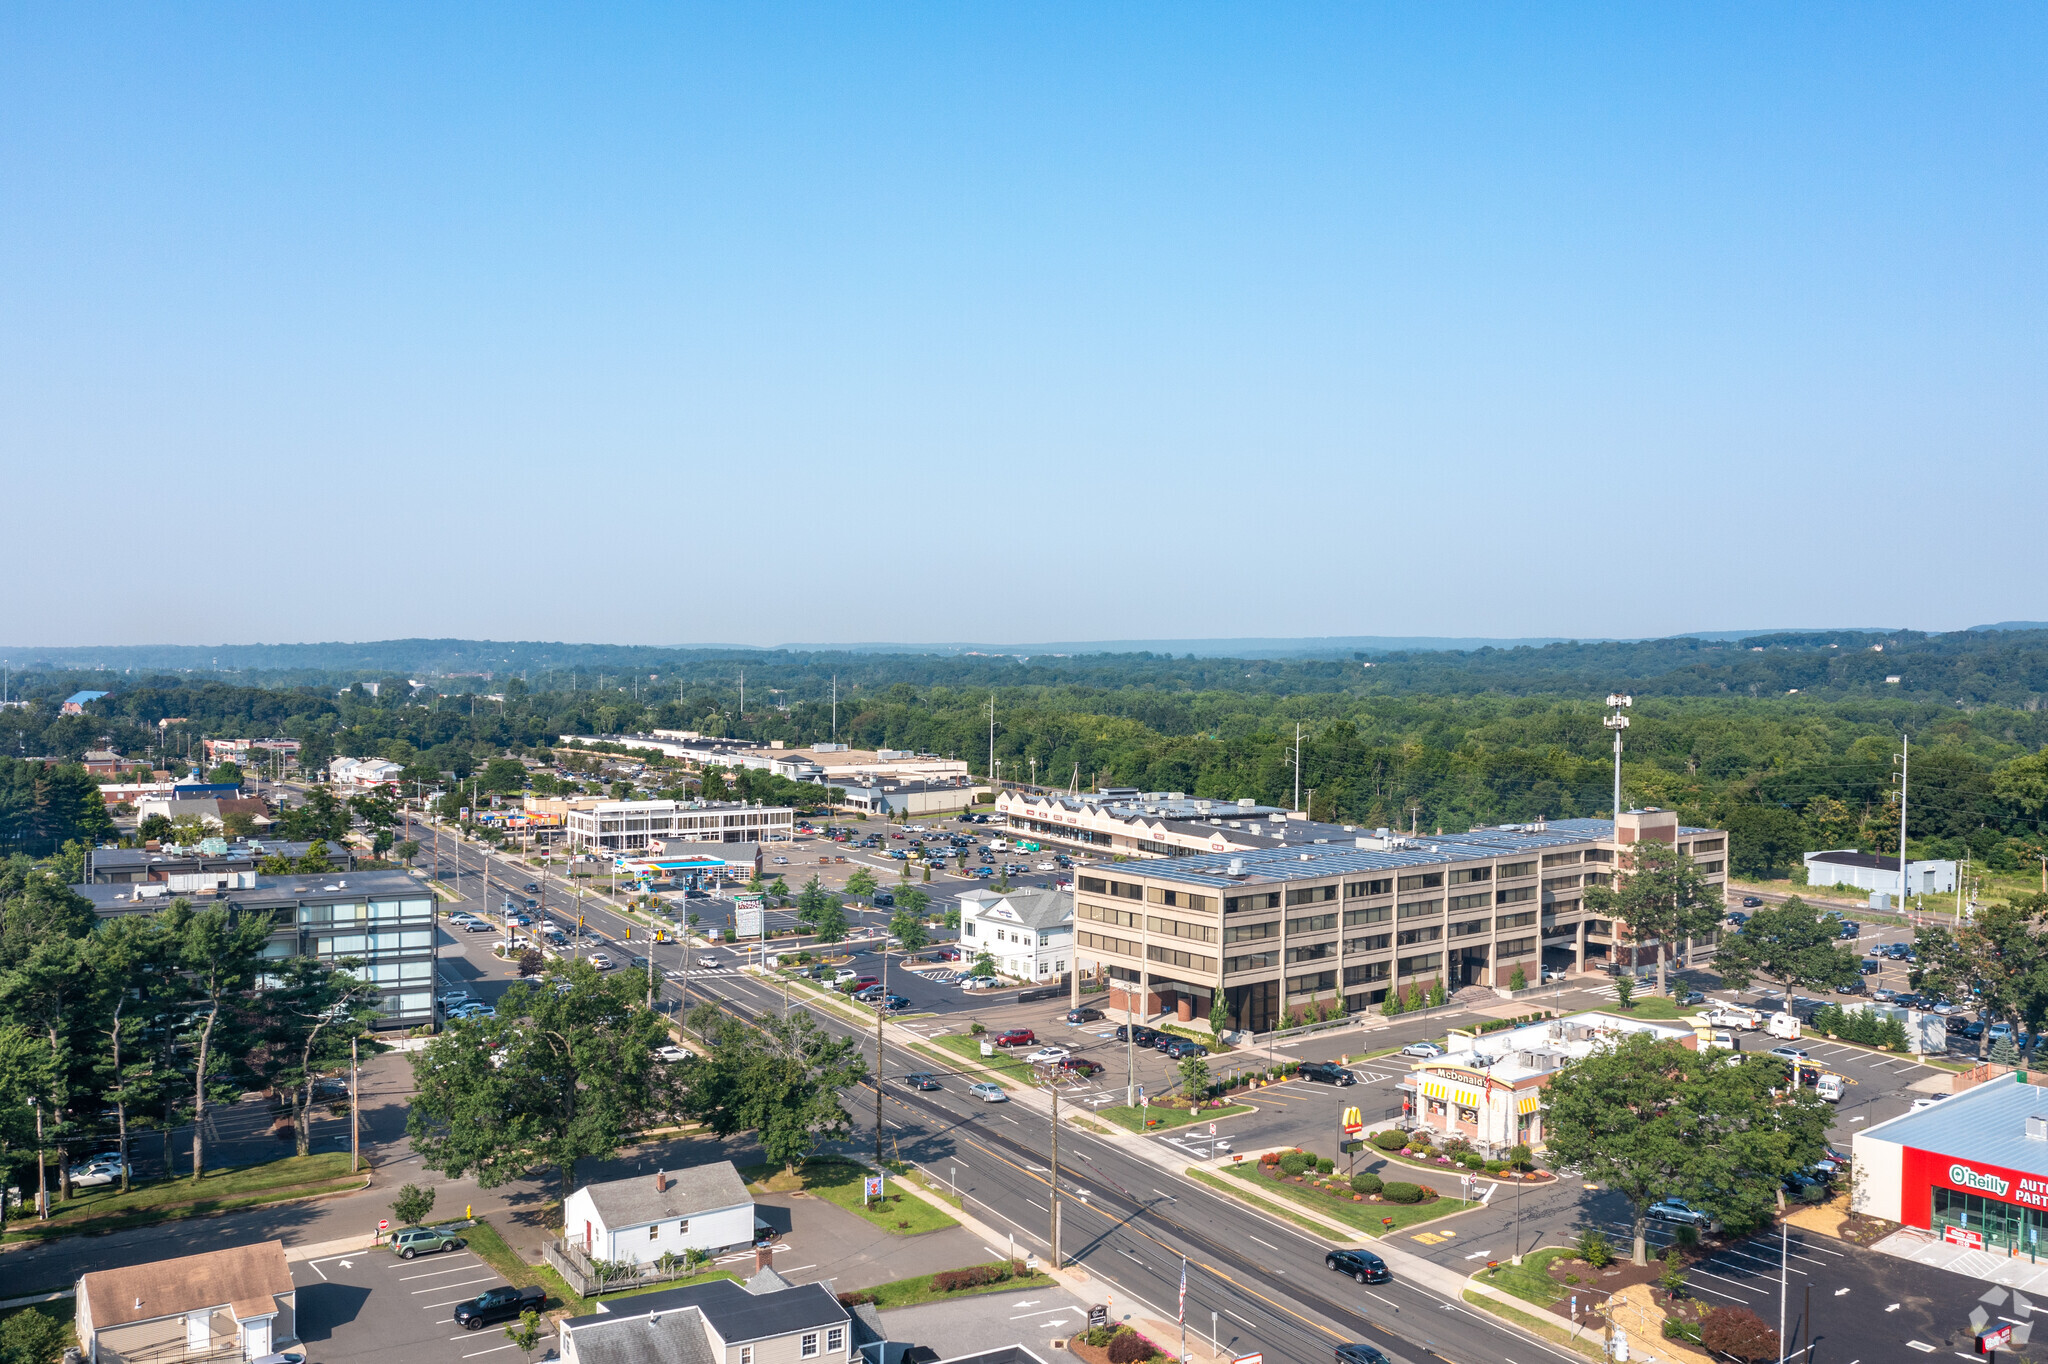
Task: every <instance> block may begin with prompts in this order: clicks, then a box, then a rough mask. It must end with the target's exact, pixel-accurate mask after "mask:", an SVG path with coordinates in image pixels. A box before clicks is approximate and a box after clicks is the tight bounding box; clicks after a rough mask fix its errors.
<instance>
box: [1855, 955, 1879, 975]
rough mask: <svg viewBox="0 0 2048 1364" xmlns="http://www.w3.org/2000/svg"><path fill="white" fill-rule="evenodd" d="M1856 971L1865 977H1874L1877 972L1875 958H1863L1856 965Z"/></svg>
mask: <svg viewBox="0 0 2048 1364" xmlns="http://www.w3.org/2000/svg"><path fill="white" fill-rule="evenodd" d="M1856 969H1857V970H1859V971H1861V972H1862V973H1863V974H1864V975H1866V976H1874V975H1876V974H1877V970H1878V966H1877V961H1876V959H1875V958H1871V957H1865V958H1864V959H1863V960H1862V961H1860V962H1857V963H1856Z"/></svg>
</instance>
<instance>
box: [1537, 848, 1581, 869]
mask: <svg viewBox="0 0 2048 1364" xmlns="http://www.w3.org/2000/svg"><path fill="white" fill-rule="evenodd" d="M1582 855H1583V854H1580V853H1575V852H1561V853H1545V854H1543V869H1544V870H1545V871H1549V870H1550V869H1551V868H1552V867H1575V866H1577V865H1578V864H1579V858H1580V857H1581V856H1582Z"/></svg>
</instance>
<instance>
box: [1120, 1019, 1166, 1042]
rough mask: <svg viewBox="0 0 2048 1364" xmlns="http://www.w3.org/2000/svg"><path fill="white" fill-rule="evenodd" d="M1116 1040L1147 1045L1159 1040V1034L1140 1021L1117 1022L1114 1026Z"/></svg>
mask: <svg viewBox="0 0 2048 1364" xmlns="http://www.w3.org/2000/svg"><path fill="white" fill-rule="evenodd" d="M1116 1040H1117V1041H1119V1042H1131V1043H1135V1044H1136V1045H1138V1046H1141V1047H1149V1046H1151V1045H1152V1044H1153V1043H1155V1042H1157V1041H1158V1040H1159V1034H1158V1033H1156V1032H1154V1031H1153V1030H1152V1029H1150V1028H1148V1027H1146V1026H1145V1025H1144V1024H1142V1023H1119V1024H1117V1028H1116Z"/></svg>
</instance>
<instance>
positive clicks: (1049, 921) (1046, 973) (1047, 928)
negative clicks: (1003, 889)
mask: <svg viewBox="0 0 2048 1364" xmlns="http://www.w3.org/2000/svg"><path fill="white" fill-rule="evenodd" d="M1073 948H1074V897H1073V896H1071V895H1069V894H1067V893H1066V892H1065V891H1058V890H1013V891H1011V892H1009V893H1008V894H1007V895H1005V894H1001V893H998V892H996V891H993V890H989V889H987V888H986V887H983V888H979V889H975V890H970V891H968V892H967V893H966V894H964V895H962V896H961V897H960V955H961V957H962V959H963V961H966V962H972V961H973V960H974V958H975V957H977V956H979V955H981V954H982V953H983V952H986V953H988V954H989V955H990V956H991V957H993V958H995V963H996V970H998V971H1000V972H1001V973H1002V974H1003V975H1006V976H1010V977H1013V978H1015V979H1017V980H1058V979H1060V978H1061V977H1063V976H1065V975H1066V974H1067V972H1068V971H1069V970H1071V969H1072V967H1073Z"/></svg>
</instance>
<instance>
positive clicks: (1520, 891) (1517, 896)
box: [1493, 886, 1536, 905]
mask: <svg viewBox="0 0 2048 1364" xmlns="http://www.w3.org/2000/svg"><path fill="white" fill-rule="evenodd" d="M1535 898H1536V887H1534V886H1517V887H1515V888H1514V889H1513V890H1497V891H1495V892H1494V893H1493V902H1494V903H1495V904H1497V905H1512V904H1517V903H1519V902H1521V901H1523V900H1533V899H1535Z"/></svg>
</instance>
